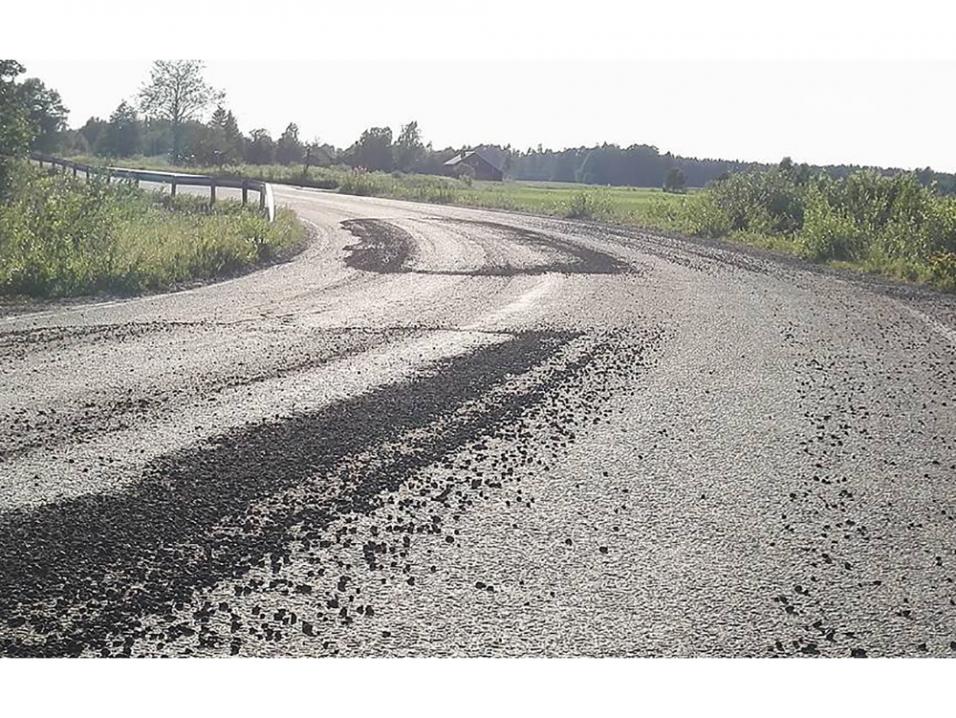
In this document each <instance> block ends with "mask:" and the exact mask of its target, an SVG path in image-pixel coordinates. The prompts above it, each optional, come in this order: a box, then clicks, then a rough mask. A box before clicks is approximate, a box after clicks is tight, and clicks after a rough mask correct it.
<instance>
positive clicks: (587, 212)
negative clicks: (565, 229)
mask: <svg viewBox="0 0 956 718" xmlns="http://www.w3.org/2000/svg"><path fill="white" fill-rule="evenodd" d="M610 214H611V202H610V199H609V198H608V196H607V194H606V193H604V192H601V191H600V190H583V191H581V192H576V193H575V194H573V195H572V196H571V199H570V200H569V201H568V208H567V211H566V212H565V217H567V218H568V219H596V218H600V217H605V218H606V217H607V216H609V215H610Z"/></svg>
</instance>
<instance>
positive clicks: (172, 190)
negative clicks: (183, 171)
mask: <svg viewBox="0 0 956 718" xmlns="http://www.w3.org/2000/svg"><path fill="white" fill-rule="evenodd" d="M169 196H170V197H175V196H176V180H175V179H171V180H170V181H169Z"/></svg>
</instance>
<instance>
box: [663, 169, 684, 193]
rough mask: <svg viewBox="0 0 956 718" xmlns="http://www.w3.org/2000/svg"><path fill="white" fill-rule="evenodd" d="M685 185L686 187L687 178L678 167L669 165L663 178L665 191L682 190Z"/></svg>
mask: <svg viewBox="0 0 956 718" xmlns="http://www.w3.org/2000/svg"><path fill="white" fill-rule="evenodd" d="M685 187H687V180H686V179H685V177H684V171H683V170H682V169H681V168H680V167H671V168H670V169H669V170H667V176H666V177H665V178H664V191H665V192H683V191H684V188H685Z"/></svg>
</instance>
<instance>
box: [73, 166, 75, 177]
mask: <svg viewBox="0 0 956 718" xmlns="http://www.w3.org/2000/svg"><path fill="white" fill-rule="evenodd" d="M73 176H74V177H76V165H73Z"/></svg>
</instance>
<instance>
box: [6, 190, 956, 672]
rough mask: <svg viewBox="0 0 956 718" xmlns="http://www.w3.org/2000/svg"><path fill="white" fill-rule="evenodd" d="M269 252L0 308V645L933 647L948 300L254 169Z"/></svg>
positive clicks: (943, 637) (948, 544) (954, 340)
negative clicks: (77, 295) (157, 288)
mask: <svg viewBox="0 0 956 718" xmlns="http://www.w3.org/2000/svg"><path fill="white" fill-rule="evenodd" d="M277 198H278V200H279V201H280V202H281V203H286V204H289V205H291V206H293V207H294V208H295V209H296V210H297V211H298V212H299V214H300V216H301V217H302V218H303V219H304V220H307V221H308V222H309V223H310V224H311V225H312V226H313V228H314V233H315V237H314V240H313V242H312V243H311V244H310V246H309V248H308V249H306V250H305V251H304V252H303V253H302V254H301V255H299V256H298V257H297V258H296V259H294V260H293V261H290V262H288V263H285V264H282V265H278V266H274V267H270V268H267V269H264V270H262V271H258V272H254V273H251V274H249V275H246V276H243V277H240V278H237V279H232V280H229V281H224V282H221V283H218V284H212V285H208V286H205V287H200V288H196V289H191V290H188V291H181V292H176V293H171V294H165V295H157V296H150V297H144V298H138V299H128V300H114V301H96V302H89V303H73V304H65V305H55V306H46V307H32V308H29V309H28V310H20V309H17V310H13V309H11V308H9V307H8V308H6V309H4V311H5V312H6V314H5V316H3V317H2V318H0V377H2V382H0V653H2V654H4V655H8V656H61V655H90V656H99V655H103V656H116V655H134V656H144V655H145V656H181V655H195V656H205V655H230V654H233V655H236V654H238V655H244V656H247V655H256V656H273V655H276V656H287V655H290V656H299V655H301V656H325V655H342V656H408V655H414V656H422V655H425V656H505V655H519V656H564V655H586V656H813V655H823V656H851V655H860V656H862V655H866V656H895V655H912V656H921V655H927V656H956V604H954V601H956V588H954V584H953V581H954V578H956V484H954V481H956V442H954V438H956V301H954V299H953V298H947V297H944V296H941V295H938V294H934V293H932V292H928V291H925V292H924V291H917V290H913V289H906V288H900V287H894V286H888V285H882V284H879V283H875V282H873V281H870V280H865V279H859V278H856V279H855V278H852V277H850V276H848V275H839V274H835V273H832V272H824V271H822V270H816V269H811V268H807V267H805V266H803V265H800V264H799V263H796V262H788V261H781V260H776V259H773V258H770V257H768V256H765V255H763V254H760V253H757V252H754V251H743V250H734V249H730V248H727V247H725V246H723V245H718V244H713V243H710V244H708V243H703V242H691V241H688V240H681V239H672V238H666V237H661V236H651V235H646V234H642V233H640V232H637V231H632V230H623V229H611V228H606V227H601V226H599V225H592V224H587V223H570V222H564V221H559V220H549V219H540V218H534V217H528V216H522V215H515V214H507V213H500V212H490V211H477V210H465V209H452V208H446V207H436V206H430V205H422V204H410V203H402V202H393V201H386V200H374V199H362V198H351V197H344V196H338V195H333V194H327V193H319V192H310V191H305V190H295V189H291V188H285V189H281V190H279V191H278V192H277Z"/></svg>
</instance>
